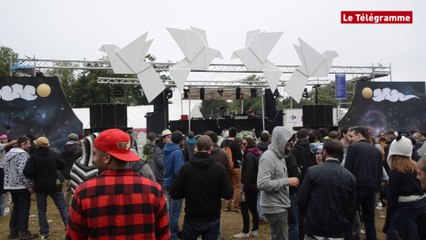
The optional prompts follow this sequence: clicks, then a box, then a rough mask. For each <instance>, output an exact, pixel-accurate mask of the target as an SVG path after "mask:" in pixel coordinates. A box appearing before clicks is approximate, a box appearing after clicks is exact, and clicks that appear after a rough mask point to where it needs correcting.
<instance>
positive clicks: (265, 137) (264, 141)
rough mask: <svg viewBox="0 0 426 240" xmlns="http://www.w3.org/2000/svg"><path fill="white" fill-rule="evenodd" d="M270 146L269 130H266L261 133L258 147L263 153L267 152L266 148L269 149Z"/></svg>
mask: <svg viewBox="0 0 426 240" xmlns="http://www.w3.org/2000/svg"><path fill="white" fill-rule="evenodd" d="M268 146H269V132H268V131H266V130H264V131H263V132H262V133H261V134H260V142H259V143H258V144H257V147H258V148H259V149H260V151H262V153H263V152H266V150H268Z"/></svg>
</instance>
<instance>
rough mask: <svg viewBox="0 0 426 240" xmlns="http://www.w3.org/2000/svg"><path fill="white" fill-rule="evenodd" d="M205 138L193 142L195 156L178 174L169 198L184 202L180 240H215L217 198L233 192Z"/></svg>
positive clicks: (218, 225) (219, 199)
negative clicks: (195, 148)
mask: <svg viewBox="0 0 426 240" xmlns="http://www.w3.org/2000/svg"><path fill="white" fill-rule="evenodd" d="M212 146H213V142H212V140H211V139H210V138H209V136H206V135H204V136H201V137H199V138H198V140H197V152H196V153H195V154H194V156H193V157H192V159H191V161H189V162H187V163H186V164H185V165H184V166H183V167H182V169H181V171H180V172H179V174H178V176H177V178H176V180H175V182H174V184H173V187H172V189H171V190H170V194H171V196H172V197H173V198H175V199H182V198H185V218H184V223H183V231H182V237H183V239H197V237H198V236H200V235H201V236H202V238H203V239H215V240H216V239H218V236H219V233H220V209H221V198H224V199H231V198H232V195H233V190H232V186H231V182H230V181H229V179H228V176H227V175H226V171H225V168H224V167H223V166H222V164H220V163H219V162H217V161H216V160H215V159H214V158H213V157H212V156H211V155H210V151H211V149H212Z"/></svg>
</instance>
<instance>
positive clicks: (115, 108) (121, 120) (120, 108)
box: [90, 103, 127, 132]
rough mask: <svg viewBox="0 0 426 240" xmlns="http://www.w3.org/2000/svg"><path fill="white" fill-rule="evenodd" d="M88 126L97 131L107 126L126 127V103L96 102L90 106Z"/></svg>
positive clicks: (107, 127)
mask: <svg viewBox="0 0 426 240" xmlns="http://www.w3.org/2000/svg"><path fill="white" fill-rule="evenodd" d="M90 128H91V130H92V132H99V131H103V130H105V129H109V128H119V129H122V130H125V129H126V128H127V105H126V104H110V103H98V104H93V105H91V106H90Z"/></svg>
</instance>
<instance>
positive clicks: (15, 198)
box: [4, 136, 38, 239]
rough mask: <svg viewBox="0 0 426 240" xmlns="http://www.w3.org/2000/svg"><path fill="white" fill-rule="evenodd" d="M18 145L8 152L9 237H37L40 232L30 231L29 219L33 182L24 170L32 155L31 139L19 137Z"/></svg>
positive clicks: (6, 164)
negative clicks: (10, 196) (10, 200)
mask: <svg viewBox="0 0 426 240" xmlns="http://www.w3.org/2000/svg"><path fill="white" fill-rule="evenodd" d="M16 144H17V147H15V148H12V149H11V150H10V151H9V152H7V153H6V156H5V159H6V163H5V179H4V180H5V181H4V189H5V190H8V191H10V193H11V195H12V202H13V210H12V215H11V216H10V222H9V239H13V238H20V239H35V238H38V234H33V233H31V232H30V231H28V220H29V216H30V207H31V190H32V186H33V183H32V181H31V180H30V179H29V178H27V177H25V176H24V174H23V172H22V171H23V170H24V167H25V164H26V163H27V161H28V159H29V158H30V155H29V154H28V151H29V149H30V146H31V142H30V139H29V138H28V137H26V136H22V137H19V138H18V140H17V143H16Z"/></svg>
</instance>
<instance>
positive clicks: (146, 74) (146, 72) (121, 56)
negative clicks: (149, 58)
mask: <svg viewBox="0 0 426 240" xmlns="http://www.w3.org/2000/svg"><path fill="white" fill-rule="evenodd" d="M147 35H148V33H145V34H143V35H142V36H140V37H139V38H137V39H136V40H134V41H133V42H131V43H129V44H128V45H127V46H125V47H124V48H121V49H120V48H119V47H117V46H116V45H113V44H107V45H103V46H102V47H101V48H100V49H99V50H100V51H103V52H106V53H107V55H108V59H109V62H110V64H111V67H112V70H113V71H114V73H116V74H136V75H137V76H138V79H139V83H140V84H141V86H142V89H143V91H144V93H145V96H146V98H147V100H148V102H151V101H152V100H154V98H155V97H156V96H157V95H158V94H160V93H161V92H162V91H163V90H164V89H165V88H166V87H165V85H164V83H163V81H162V80H161V79H160V77H159V76H158V74H157V72H156V71H155V69H154V67H153V66H152V65H151V64H149V63H147V62H145V56H146V54H147V53H148V50H149V47H150V46H151V44H152V41H153V40H149V41H146V37H147Z"/></svg>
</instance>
